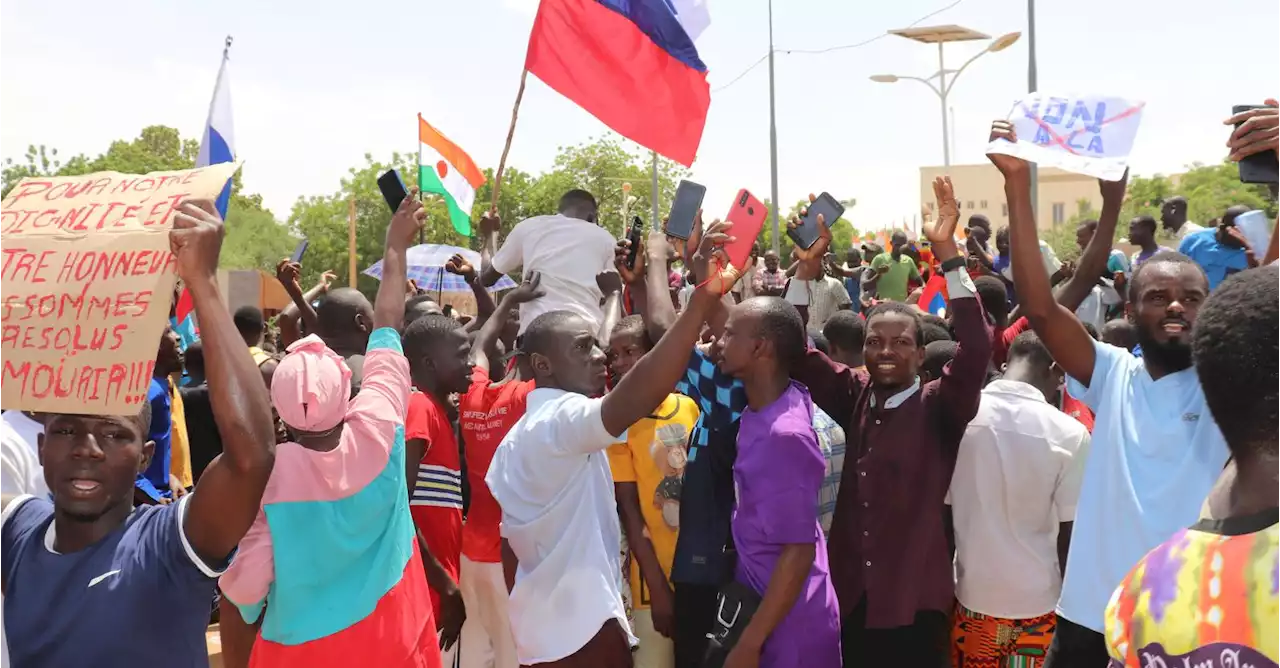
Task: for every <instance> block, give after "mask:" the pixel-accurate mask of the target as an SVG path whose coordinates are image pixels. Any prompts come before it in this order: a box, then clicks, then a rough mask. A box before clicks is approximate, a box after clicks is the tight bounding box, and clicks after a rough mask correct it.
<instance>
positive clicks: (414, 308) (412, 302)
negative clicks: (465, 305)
mask: <svg viewBox="0 0 1280 668" xmlns="http://www.w3.org/2000/svg"><path fill="white" fill-rule="evenodd" d="M427 303H431V304H435V305H436V306H440V304H439V303H438V302H436V300H434V299H432V298H431V295H414V296H412V297H410V298H409V299H408V300H407V301H405V303H404V326H405V327H408V326H409V325H411V324H413V321H414V320H417V319H418V318H421V317H422V316H424V315H428V313H425V312H423V311H422V310H421V309H420V308H419V307H420V306H422V305H423V304H427ZM440 312H441V313H443V312H444V309H443V308H441V309H440Z"/></svg>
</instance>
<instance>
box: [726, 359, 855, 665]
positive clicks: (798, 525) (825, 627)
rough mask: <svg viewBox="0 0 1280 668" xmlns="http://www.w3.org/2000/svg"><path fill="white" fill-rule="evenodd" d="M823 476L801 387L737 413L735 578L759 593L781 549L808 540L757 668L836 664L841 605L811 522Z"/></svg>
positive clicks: (818, 532) (810, 409)
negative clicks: (790, 599) (805, 562)
mask: <svg viewBox="0 0 1280 668" xmlns="http://www.w3.org/2000/svg"><path fill="white" fill-rule="evenodd" d="M825 475H826V460H825V459H824V458H823V456H822V450H821V449H819V447H818V436H817V434H816V433H815V432H814V431H813V402H812V401H811V400H810V399H809V391H808V390H806V389H805V388H804V386H803V385H800V384H799V383H796V382H792V383H791V387H790V388H788V389H787V390H786V391H785V392H783V393H782V396H780V397H778V400H777V401H775V402H773V403H772V404H770V405H769V406H768V407H766V408H765V409H764V410H762V411H758V412H757V411H755V410H752V409H750V408H748V409H747V411H746V412H745V413H743V414H742V419H741V422H740V428H739V431H738V458H737V460H736V461H735V462H734V465H733V482H734V485H735V487H736V491H737V507H736V508H735V509H734V513H733V543H734V546H735V547H736V548H737V550H738V568H737V574H736V579H737V580H738V581H739V582H742V583H744V584H746V585H748V586H750V587H751V588H752V589H754V590H755V591H756V593H758V594H760V595H761V596H763V595H764V592H765V588H766V587H767V586H768V584H769V579H770V577H771V576H772V575H773V569H774V566H776V565H777V564H778V557H779V556H781V554H782V548H783V547H785V546H787V545H793V544H796V543H801V544H808V545H813V546H815V551H814V560H813V568H811V569H810V570H809V576H808V577H807V578H806V579H805V583H804V589H802V590H801V591H800V596H799V597H797V598H796V603H795V605H794V606H793V607H792V608H791V611H790V612H788V613H787V616H786V617H784V618H783V619H782V621H781V622H780V623H779V624H778V626H777V627H776V628H775V629H774V630H773V634H772V635H770V636H769V639H768V640H766V641H765V643H764V649H763V651H762V652H761V654H760V666H761V667H762V668H783V667H789V666H801V665H803V666H805V668H839V666H840V608H839V605H838V604H837V603H836V592H835V589H833V588H832V586H831V575H830V573H829V572H828V570H827V545H826V541H825V540H823V538H822V528H821V526H819V524H818V490H819V489H820V488H821V487H822V479H823V477H824V476H825Z"/></svg>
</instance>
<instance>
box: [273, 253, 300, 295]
mask: <svg viewBox="0 0 1280 668" xmlns="http://www.w3.org/2000/svg"><path fill="white" fill-rule="evenodd" d="M300 275H302V265H300V264H298V263H297V262H294V261H292V260H290V259H289V258H287V257H286V258H282V259H281V260H280V261H279V262H277V263H276V280H277V281H280V284H281V285H283V286H284V287H285V289H289V288H296V289H297V290H298V291H299V292H301V291H302V287H301V285H299V283H298V277H299V276H300Z"/></svg>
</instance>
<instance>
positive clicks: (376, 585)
mask: <svg viewBox="0 0 1280 668" xmlns="http://www.w3.org/2000/svg"><path fill="white" fill-rule="evenodd" d="M409 388H410V380H409V363H408V361H407V360H406V359H405V357H404V354H403V352H402V350H401V347H400V336H399V334H397V333H396V332H395V330H393V329H389V328H382V329H379V330H377V331H375V332H374V333H373V334H372V335H371V336H370V337H369V348H368V353H367V355H366V356H365V362H364V380H363V383H362V385H361V388H360V392H359V393H358V394H357V395H356V396H355V398H354V399H352V400H351V405H350V408H349V409H348V411H347V416H346V420H345V424H344V426H343V427H342V437H341V442H340V444H339V446H338V447H337V448H335V449H333V450H331V451H329V452H317V451H314V450H308V449H306V448H303V447H302V446H300V445H298V444H296V443H284V444H281V445H279V446H277V447H276V462H275V468H274V469H273V471H272V473H271V480H270V482H268V484H267V490H266V492H265V493H264V494H263V497H262V509H261V511H259V513H258V519H257V520H256V521H255V522H254V525H253V527H252V528H251V529H250V530H249V533H248V534H246V535H245V537H244V540H242V541H241V542H240V547H239V549H238V551H237V553H236V556H235V559H234V561H233V562H232V565H231V567H230V568H229V569H228V570H227V572H226V574H225V575H223V576H222V579H221V581H220V583H219V584H220V586H221V588H222V593H223V595H224V596H225V597H226V598H227V599H228V600H230V601H231V602H232V603H234V604H235V605H236V607H237V608H238V609H239V610H240V614H241V616H242V617H243V618H244V619H245V621H247V622H249V623H253V622H255V621H257V620H258V618H259V617H262V629H261V631H260V633H259V636H258V638H257V640H256V641H255V642H254V646H253V654H252V657H251V659H250V665H251V666H291V665H299V666H303V665H305V666H308V668H323V667H325V666H334V667H337V666H344V667H346V666H355V665H362V666H378V667H379V668H401V667H406V668H408V667H412V668H440V666H441V661H440V651H439V646H438V641H437V638H436V623H435V618H434V616H433V613H432V608H431V595H430V592H429V589H428V587H427V582H426V577H425V575H424V572H423V568H422V558H421V556H420V554H419V553H418V549H417V543H416V540H415V534H414V527H413V519H412V518H411V517H410V515H409V498H408V494H407V492H406V490H407V486H406V482H405V464H404V447H405V439H404V415H405V410H406V408H407V406H408V401H409ZM264 606H265V608H266V611H265V614H264V613H263V608H264Z"/></svg>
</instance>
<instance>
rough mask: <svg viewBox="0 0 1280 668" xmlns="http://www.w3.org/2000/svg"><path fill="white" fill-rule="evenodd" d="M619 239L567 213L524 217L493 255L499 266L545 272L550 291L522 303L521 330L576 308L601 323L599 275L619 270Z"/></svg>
mask: <svg viewBox="0 0 1280 668" xmlns="http://www.w3.org/2000/svg"><path fill="white" fill-rule="evenodd" d="M615 244H616V242H615V241H614V239H613V235H611V234H609V232H608V231H607V230H605V229H604V228H602V227H599V226H597V225H595V224H593V223H588V222H587V221H585V220H578V219H577V218H569V217H568V216H565V215H563V214H559V213H557V214H554V215H551V216H535V217H533V218H529V219H526V220H523V221H521V222H520V223H518V224H517V225H516V226H515V227H514V228H512V230H511V233H510V234H508V235H507V238H506V240H505V241H503V242H502V247H501V248H499V249H498V252H497V253H496V254H495V255H494V256H493V268H494V270H496V271H498V272H499V273H503V274H507V273H510V272H513V271H515V270H517V269H520V268H523V269H524V272H525V273H526V274H527V273H529V272H534V271H536V272H539V273H541V274H542V290H543V292H545V293H546V294H545V295H544V296H543V297H541V298H539V299H535V300H533V301H531V302H526V303H524V304H521V305H520V332H521V333H524V330H526V329H528V327H529V323H531V322H533V319H534V318H536V317H538V316H539V315H541V314H543V313H546V312H548V311H573V312H574V313H577V314H579V315H581V316H582V317H584V318H586V319H587V320H589V321H591V322H592V323H594V324H595V325H596V326H599V325H600V323H601V321H603V319H604V313H603V312H602V311H601V310H600V300H601V298H602V297H603V296H604V295H602V294H600V287H599V286H598V285H596V275H597V274H599V273H600V272H603V271H613V251H614V246H615Z"/></svg>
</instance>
